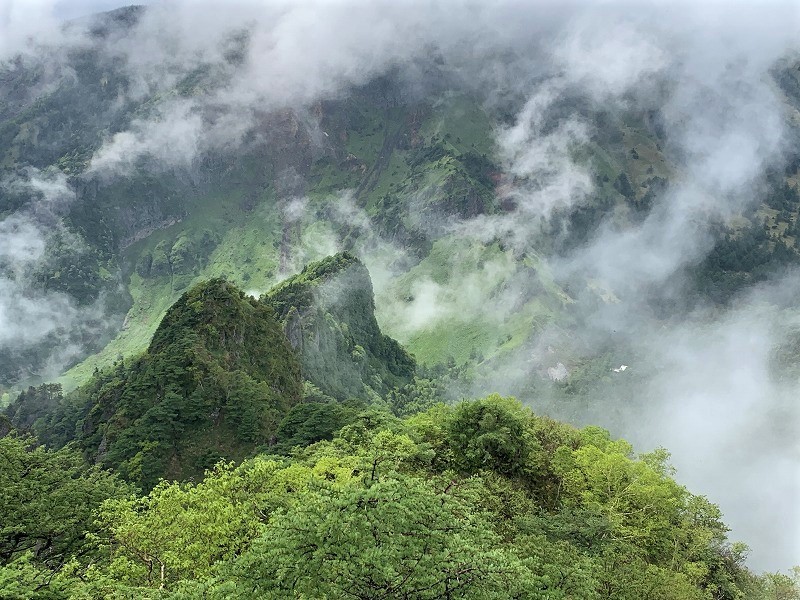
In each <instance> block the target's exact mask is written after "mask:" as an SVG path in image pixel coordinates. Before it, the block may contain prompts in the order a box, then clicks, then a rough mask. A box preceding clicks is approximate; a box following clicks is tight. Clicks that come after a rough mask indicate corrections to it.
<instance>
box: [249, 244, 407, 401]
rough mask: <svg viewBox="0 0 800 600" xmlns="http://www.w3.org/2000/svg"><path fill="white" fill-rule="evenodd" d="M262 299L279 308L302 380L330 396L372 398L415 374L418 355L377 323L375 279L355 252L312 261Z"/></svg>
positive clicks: (276, 310)
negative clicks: (408, 351)
mask: <svg viewBox="0 0 800 600" xmlns="http://www.w3.org/2000/svg"><path fill="white" fill-rule="evenodd" d="M261 301H262V302H263V303H265V304H267V305H269V306H271V307H273V308H274V309H275V312H276V314H277V317H278V319H280V321H281V323H282V324H283V327H284V331H285V333H286V337H287V338H288V340H289V342H290V343H291V344H292V346H293V347H294V348H295V350H296V351H297V352H298V354H299V356H300V357H301V362H302V372H303V378H304V379H306V380H308V381H310V382H311V383H313V384H314V385H315V386H317V387H318V388H319V389H320V390H321V391H322V392H323V393H325V394H326V395H328V396H331V397H332V398H335V399H338V400H347V399H349V398H361V399H373V398H375V397H377V396H379V395H383V394H385V393H386V392H387V391H388V390H389V389H391V388H393V387H397V386H399V385H403V384H406V383H408V382H409V381H410V380H411V378H412V377H413V374H414V370H415V363H414V359H413V358H412V357H411V356H410V355H409V354H408V353H407V352H406V351H405V350H404V349H403V348H402V347H401V346H400V344H398V343H397V342H396V341H395V340H393V339H391V338H390V337H388V336H386V335H383V334H382V333H381V331H380V328H379V327H378V323H377V321H376V320H375V300H374V297H373V291H372V280H371V279H370V276H369V272H368V271H367V268H366V267H365V266H364V265H363V264H362V263H361V262H360V261H359V260H358V259H357V258H355V257H354V256H353V255H351V254H349V253H347V252H343V253H340V254H337V255H335V256H331V257H328V258H326V259H324V260H321V261H319V262H316V263H312V264H310V265H308V266H307V267H306V268H305V269H303V271H302V272H301V273H299V274H298V275H296V276H294V277H292V278H290V279H287V280H286V281H284V282H282V283H281V284H279V285H278V286H276V287H275V288H274V289H273V290H271V291H270V292H269V293H267V294H266V295H265V296H263V297H262V299H261Z"/></svg>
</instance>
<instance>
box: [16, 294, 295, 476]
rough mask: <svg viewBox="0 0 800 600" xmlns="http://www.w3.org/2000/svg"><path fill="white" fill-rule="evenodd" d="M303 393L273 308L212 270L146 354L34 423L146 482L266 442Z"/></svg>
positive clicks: (173, 311)
mask: <svg viewBox="0 0 800 600" xmlns="http://www.w3.org/2000/svg"><path fill="white" fill-rule="evenodd" d="M301 395H302V387H301V379H300V364H299V362H298V360H297V358H296V357H295V356H294V353H293V352H292V350H291V348H290V347H289V345H288V343H287V341H286V339H285V337H284V336H283V332H282V330H281V328H280V326H279V324H278V323H277V321H276V319H275V316H274V313H273V312H272V310H271V309H270V308H269V307H267V306H264V305H263V304H259V303H258V302H256V301H255V300H252V299H249V298H247V297H245V296H244V293H243V292H241V291H240V290H238V289H236V288H235V287H234V286H233V285H231V284H229V283H226V282H224V281H222V280H219V279H217V280H211V281H209V282H207V283H203V284H200V285H197V286H195V287H193V288H192V289H191V290H189V291H188V292H186V293H185V294H184V295H183V296H181V298H180V299H179V300H178V302H176V303H175V305H173V306H172V307H171V308H170V310H169V311H167V314H166V315H165V317H164V319H163V320H162V322H161V324H160V325H159V327H158V329H157V330H156V332H155V334H154V336H153V339H152V342H151V343H150V346H149V348H148V349H147V351H146V352H145V353H144V354H142V355H141V356H138V357H136V358H133V359H129V360H125V361H120V362H119V363H118V364H117V365H116V366H114V367H111V368H109V369H107V370H106V371H103V372H98V373H96V374H95V376H94V377H93V378H92V379H91V380H90V381H89V382H88V383H87V384H85V385H84V386H82V387H80V388H78V389H77V390H76V391H74V392H73V393H72V394H71V395H68V396H67V397H66V398H65V400H64V402H63V403H62V404H61V405H60V406H59V407H58V408H57V409H56V410H55V411H54V413H53V414H52V415H50V416H49V418H46V419H44V420H43V421H39V422H37V423H36V425H35V427H34V430H35V431H36V432H37V434H38V435H39V437H40V439H42V440H43V441H45V442H47V443H49V444H51V445H55V446H57V447H58V446H62V445H64V444H65V443H67V442H70V441H73V440H74V441H75V443H76V444H77V447H79V448H80V449H81V450H82V452H83V453H84V455H85V456H86V457H87V459H89V460H90V461H91V462H96V463H98V464H101V465H107V466H111V465H113V466H114V468H115V469H116V470H117V471H118V472H119V473H121V474H122V475H123V477H126V478H128V479H130V480H132V481H135V482H137V483H139V484H140V485H143V486H145V487H152V486H154V485H155V484H156V483H157V482H158V481H159V479H160V478H162V477H169V478H179V479H185V478H188V477H197V476H202V474H203V471H204V470H205V469H207V468H210V467H212V466H213V465H214V464H216V463H217V462H218V461H219V460H220V459H222V458H226V459H237V460H241V459H242V458H243V457H245V456H247V455H249V454H251V453H252V452H253V451H254V449H255V448H257V447H258V446H260V445H265V444H268V443H269V442H270V440H271V439H272V438H273V437H274V435H275V432H276V430H277V427H278V424H279V422H280V420H281V418H282V417H283V415H284V414H286V412H287V411H288V410H289V409H290V408H291V407H292V406H293V405H295V404H297V403H298V402H299V401H300V399H301ZM11 408H13V405H12V407H11Z"/></svg>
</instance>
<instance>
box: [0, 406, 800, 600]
mask: <svg viewBox="0 0 800 600" xmlns="http://www.w3.org/2000/svg"><path fill="white" fill-rule="evenodd" d="M0 448H2V449H4V450H3V451H4V452H6V450H8V452H11V453H12V454H13V457H12V456H9V457H8V458H13V461H12V463H11V467H10V468H7V469H4V470H3V476H4V477H6V478H8V477H12V478H13V477H20V476H21V475H22V474H23V473H24V472H25V469H26V464H27V463H29V462H31V461H32V460H34V457H35V456H36V453H38V455H39V456H50V454H49V453H47V452H46V451H42V450H36V451H33V450H31V449H30V448H28V447H25V446H24V444H20V443H19V442H17V441H15V438H6V439H5V440H0ZM8 452H6V454H8ZM53 456H54V457H55V455H53ZM668 459H669V455H668V454H667V453H666V452H665V451H663V450H659V451H656V452H653V453H651V454H646V455H640V456H637V455H636V454H634V453H633V451H632V448H631V446H630V445H629V444H628V443H627V442H625V441H623V440H614V439H612V438H611V437H610V436H609V435H608V433H607V432H606V431H604V430H602V429H600V428H597V427H587V428H584V429H580V430H579V429H575V428H573V427H570V426H567V425H564V424H562V423H559V422H556V421H552V420H550V419H548V418H545V417H540V416H537V415H535V414H534V413H533V412H531V411H530V410H529V409H527V408H525V407H523V406H522V405H521V404H520V403H519V402H517V401H515V400H513V399H509V398H501V397H499V396H490V397H488V398H484V399H481V400H477V401H471V402H463V403H459V404H456V405H454V406H445V405H436V406H434V407H432V408H430V409H428V410H426V411H424V412H420V413H417V414H415V415H413V416H410V417H407V418H405V419H397V418H395V417H392V416H391V415H389V414H387V413H382V412H377V411H375V410H374V409H373V410H367V411H362V412H360V413H358V412H356V414H354V415H351V417H350V419H349V424H347V425H345V426H344V427H343V428H342V429H341V430H340V431H338V433H336V434H335V435H334V436H333V437H332V439H330V440H329V441H319V442H317V443H313V444H310V445H306V446H299V447H297V449H296V450H295V452H294V453H293V454H292V456H291V458H285V457H284V458H281V457H277V456H270V455H260V456H257V457H255V458H252V459H249V460H246V461H245V462H243V463H242V464H240V465H238V466H235V465H233V464H231V463H227V462H221V463H219V464H218V465H217V466H216V467H214V468H213V469H211V470H209V471H208V472H207V473H206V475H205V478H204V479H203V481H202V482H197V483H179V482H174V483H170V482H162V483H160V484H158V485H157V486H156V487H155V488H154V489H153V490H151V491H150V492H149V493H148V494H146V495H138V494H130V495H125V494H121V491H122V490H123V488H122V487H119V486H120V484H118V483H117V484H113V481H114V480H113V478H108V476H105V475H103V477H106V478H107V479H105V480H103V481H108V482H109V483H111V484H112V486H111V487H110V489H109V490H108V492H109V495H108V497H107V499H106V500H105V501H104V502H102V504H99V503H98V502H97V501H95V503H94V504H92V503H89V504H87V505H85V506H84V507H83V509H84V511H85V512H87V513H90V514H92V515H93V519H92V520H87V519H84V520H83V521H78V522H75V523H74V525H73V529H72V531H79V530H80V529H81V527H91V528H92V529H91V535H89V536H87V537H84V538H83V539H82V540H81V541H80V543H79V544H78V546H70V545H69V544H67V545H65V546H64V547H65V548H66V550H65V551H64V552H62V554H61V555H60V559H59V561H58V562H57V564H56V563H53V562H52V561H51V562H48V560H47V557H48V554H47V552H40V551H39V550H38V549H31V548H30V547H29V546H28V547H20V548H17V549H15V550H13V551H10V552H7V553H5V554H3V555H0V582H2V583H3V586H4V589H5V590H8V591H9V593H11V594H12V596H10V597H20V598H21V597H26V598H90V597H99V596H104V597H114V598H133V597H136V598H153V599H156V598H184V599H185V598H255V597H257V598H276V599H278V598H281V599H283V598H323V597H324V598H352V597H357V598H429V599H431V600H433V599H436V598H453V599H455V598H498V599H500V598H503V599H505V598H542V599H552V598H563V599H567V598H580V599H587V600H590V599H591V600H595V599H597V600H599V599H609V600H610V599H612V598H613V599H623V600H625V599H630V600H640V599H642V598H661V599H675V600H690V599H691V600H711V599H725V600H727V599H730V600H733V599H739V598H751V599H753V600H757V599H759V600H760V599H766V598H774V597H794V596H791V594H797V591H798V590H797V581H794V582H793V581H792V579H791V578H790V577H788V576H785V575H780V574H767V575H764V576H760V577H758V576H755V575H753V574H752V573H750V572H749V571H748V570H747V569H746V568H745V567H744V566H743V559H744V556H745V552H746V550H745V548H744V547H742V546H741V545H738V544H731V543H730V542H729V541H728V540H727V538H726V527H725V525H724V524H723V522H722V520H721V514H720V512H719V509H718V508H717V507H716V506H714V505H713V504H711V503H710V502H708V500H706V499H705V498H704V497H701V496H695V495H693V494H691V493H690V492H689V491H687V490H686V489H685V488H684V487H682V486H680V485H679V484H677V483H676V482H675V481H674V480H673V479H672V476H671V470H670V467H669V463H668ZM73 460H74V458H73ZM39 472H41V471H39ZM97 476H98V475H97V474H96V473H95V472H93V471H92V470H90V469H87V470H86V472H85V474H78V475H77V479H73V478H72V477H70V476H69V475H68V474H66V473H64V472H63V471H62V470H53V471H50V472H49V477H50V478H51V479H53V482H52V484H51V488H50V489H51V490H55V495H54V496H52V498H53V503H54V504H55V505H56V507H55V511H54V512H52V513H50V514H51V515H52V519H53V520H54V521H57V520H59V519H63V518H65V517H64V516H63V515H62V513H61V512H59V510H61V508H63V506H62V505H69V506H70V507H71V504H69V503H71V502H72V501H73V498H72V495H74V494H73V492H72V491H71V490H73V489H74V488H75V486H76V485H81V486H88V485H96V484H91V481H93V480H92V478H96V477H97ZM20 481H25V480H24V479H20ZM26 485H27V484H26ZM115 486H116V487H115ZM0 489H7V488H5V487H3V488H0ZM26 510H27V509H26ZM23 522H26V521H24V520H23ZM17 531H27V530H26V529H25V526H24V525H20V526H19V527H18V528H17V529H9V528H7V527H6V528H4V529H2V531H0V548H6V547H7V546H8V544H9V543H11V541H12V540H14V539H15V535H18V534H17V533H15V532H17ZM87 531H89V530H88V529H87ZM65 540H73V541H74V539H73V538H65ZM59 541H61V540H60V538H59ZM775 594H790V595H788V596H776V595H775Z"/></svg>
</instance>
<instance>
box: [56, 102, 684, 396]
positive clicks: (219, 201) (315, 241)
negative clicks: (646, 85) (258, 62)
mask: <svg viewBox="0 0 800 600" xmlns="http://www.w3.org/2000/svg"><path fill="white" fill-rule="evenodd" d="M348 110H350V108H348ZM353 110H357V111H359V113H358V114H357V116H356V118H355V119H354V121H355V125H353V126H351V127H350V128H349V130H348V131H347V132H346V136H344V139H342V140H340V141H341V142H342V143H343V145H344V150H345V152H346V154H347V155H348V160H347V162H346V164H345V166H344V167H343V166H342V165H337V164H335V163H334V161H333V160H332V159H323V160H319V161H317V162H316V163H315V164H314V165H313V166H312V170H311V173H310V177H309V188H308V190H307V197H308V201H309V202H308V206H307V217H306V218H304V219H301V220H300V222H299V224H298V226H297V227H294V228H293V229H292V232H291V236H290V237H291V243H292V260H291V261H290V265H289V268H290V269H292V270H294V269H299V268H301V267H302V265H303V264H304V263H305V262H308V261H311V260H316V259H319V258H320V257H322V256H324V255H326V254H328V253H330V252H332V251H333V250H335V249H336V245H337V242H336V239H337V230H339V229H340V228H341V224H337V223H332V222H327V221H326V220H325V219H324V218H323V219H321V220H320V214H321V211H322V210H323V209H324V208H325V206H326V205H327V204H328V203H330V202H332V201H335V198H336V197H337V195H338V193H340V192H341V191H342V190H346V189H351V190H356V189H357V188H358V185H359V183H360V182H361V181H362V180H363V179H364V178H365V177H370V178H371V185H370V186H368V189H365V190H363V194H362V196H361V197H359V198H357V200H358V203H359V204H360V205H361V206H363V207H364V208H365V210H366V211H367V213H368V214H374V213H375V212H376V211H377V210H379V208H380V206H381V201H382V200H381V199H382V198H384V197H386V196H387V195H389V194H396V195H397V196H399V197H401V198H402V197H404V194H407V193H409V192H411V193H413V189H414V186H416V187H417V189H418V188H419V187H423V188H424V187H433V188H434V189H435V188H438V187H441V186H442V185H443V184H444V183H445V182H447V181H448V178H450V177H451V176H453V175H454V174H455V173H457V172H458V171H459V168H460V167H459V163H458V157H459V156H460V155H462V154H464V153H467V152H472V153H477V154H486V155H487V156H492V155H493V153H494V148H493V136H492V125H491V123H490V120H489V118H488V116H487V115H486V114H485V113H484V112H483V111H482V110H481V109H480V108H479V107H477V106H476V105H475V104H474V103H472V102H471V101H469V100H468V99H466V98H464V97H461V96H453V97H448V98H445V99H444V100H442V101H441V102H440V103H438V104H437V105H436V106H435V107H433V108H429V109H426V110H424V111H418V112H416V113H414V114H413V115H411V114H410V113H409V112H408V111H405V112H404V111H402V110H400V109H388V110H379V109H376V108H372V107H369V106H361V107H356V108H353ZM413 118H416V119H418V122H412V121H413ZM401 130H402V131H406V132H407V133H408V135H409V137H411V138H412V140H413V144H414V145H416V146H417V147H418V146H419V145H428V144H432V143H435V142H438V143H441V144H442V145H443V146H444V147H445V149H446V151H447V154H446V155H445V156H444V157H441V158H438V159H437V160H434V161H432V162H428V163H424V164H422V165H417V166H416V167H412V166H410V165H409V162H408V160H407V159H408V158H409V157H410V156H411V153H413V152H414V149H413V148H411V147H409V146H408V145H405V146H403V147H397V146H394V147H390V148H389V152H390V154H389V155H388V156H386V141H387V139H389V138H390V137H391V136H393V135H395V134H396V133H397V132H398V131H401ZM333 135H336V134H335V133H334V134H333ZM623 139H624V142H623V144H621V147H618V148H617V149H616V150H613V149H609V147H605V146H602V147H601V146H600V145H596V144H591V145H590V146H589V147H588V148H587V149H586V151H585V152H586V154H585V155H584V158H585V160H587V161H590V162H591V164H592V165H593V167H594V169H595V171H596V172H599V173H601V174H603V173H605V174H607V175H608V177H609V179H610V180H611V181H613V179H614V178H615V177H616V174H618V173H619V172H620V171H622V170H623V169H624V170H626V171H628V172H629V173H631V180H632V183H633V185H634V186H635V188H636V189H637V192H639V189H638V186H639V184H640V183H641V182H642V181H643V180H644V179H645V178H646V177H648V176H649V175H652V174H653V173H652V172H651V173H650V174H647V172H646V168H647V166H648V165H650V164H653V165H655V168H654V174H656V175H661V176H666V175H669V174H670V171H671V170H670V168H669V166H668V165H665V163H664V161H663V157H662V156H661V154H660V153H659V152H658V149H657V148H656V146H655V143H654V142H653V140H652V139H651V138H649V137H647V135H645V133H644V132H642V131H641V130H640V129H639V128H638V127H637V124H626V125H624V136H623ZM633 146H635V147H636V148H637V152H638V153H639V156H640V158H639V159H638V160H635V159H632V158H631V157H630V156H629V151H630V147H633ZM376 165H377V166H376ZM246 168H248V167H246ZM249 168H255V167H249ZM639 171H641V172H639ZM253 178H255V176H253V177H250V176H249V175H248V174H247V173H245V176H244V177H243V179H244V180H249V179H253ZM411 182H415V183H411ZM606 187H609V186H608V185H607V186H606ZM611 193H614V192H613V190H611ZM639 193H642V192H639ZM243 194H244V191H243V190H242V189H240V188H239V187H236V186H235V185H234V186H232V187H230V188H229V189H225V190H220V191H218V192H217V193H214V194H209V195H208V196H206V197H203V198H198V199H197V200H196V202H197V204H196V206H197V208H196V210H194V211H193V213H192V215H191V216H190V217H188V218H187V219H185V220H184V221H183V222H180V223H177V224H175V225H173V226H171V227H169V228H167V229H164V230H161V231H156V232H155V233H153V234H152V235H150V236H149V237H147V238H146V239H144V240H141V241H139V242H137V243H136V244H134V245H133V246H131V247H130V248H128V249H127V251H126V261H127V262H128V263H129V264H130V265H134V264H135V263H136V261H137V260H138V258H139V257H140V256H141V255H142V254H144V253H146V252H152V251H153V250H154V249H155V247H156V245H157V244H158V243H159V242H162V241H165V242H167V243H168V244H169V245H171V244H172V243H174V242H175V240H177V239H178V238H180V237H181V236H184V237H188V238H189V239H199V237H200V236H201V235H202V232H203V231H205V230H211V231H213V232H216V233H217V234H218V235H219V243H218V245H217V246H216V248H215V249H214V251H213V252H212V253H211V255H210V256H209V257H208V261H207V264H206V265H205V266H203V267H201V268H196V269H195V270H194V271H193V272H192V273H191V274H188V275H180V276H178V275H175V276H166V275H164V276H160V277H152V278H146V279H145V278H142V277H140V276H139V275H137V274H136V273H135V272H132V274H131V275H130V281H129V290H130V293H131V295H132V297H133V307H132V309H131V310H130V312H129V314H128V318H127V321H126V325H125V328H124V330H123V331H122V332H120V335H119V336H118V337H117V338H116V339H114V340H113V341H112V342H111V343H110V344H109V345H108V346H107V347H106V348H105V349H104V350H102V351H101V352H100V353H98V354H96V355H94V356H91V357H89V358H88V359H87V360H85V361H84V362H82V363H81V364H79V365H77V366H76V367H74V368H73V369H71V370H70V371H69V372H68V373H67V374H66V375H65V376H64V378H63V381H64V383H65V384H66V385H67V386H68V387H72V386H74V385H76V384H77V383H80V382H81V381H84V380H85V379H86V378H87V377H88V376H89V375H90V374H91V373H92V371H93V370H94V369H95V368H96V367H102V366H104V365H107V364H110V363H111V362H113V361H114V360H115V359H116V358H117V357H118V356H119V355H122V356H128V355H131V354H135V353H137V352H139V351H141V350H143V349H144V348H145V347H146V345H147V342H148V341H149V339H150V336H151V335H152V332H153V331H154V330H155V328H156V326H157V324H158V322H159V321H160V319H161V317H162V316H163V314H164V312H165V311H166V309H167V308H168V307H169V306H170V305H171V304H172V302H174V301H175V300H176V299H177V297H178V296H179V295H180V293H181V292H182V291H183V290H185V289H186V288H187V287H188V286H190V285H191V284H193V283H195V282H197V281H199V280H202V279H207V278H210V277H214V276H223V277H226V278H228V279H230V280H231V281H233V282H234V283H236V284H237V285H239V286H241V287H242V288H243V289H245V290H250V291H253V292H254V293H258V292H263V291H265V290H267V289H268V288H269V287H271V285H273V284H274V283H276V282H277V281H278V280H279V279H280V278H281V276H280V274H279V273H278V270H279V261H280V258H279V256H280V246H281V237H282V235H283V231H282V218H281V214H280V211H279V210H278V208H277V206H276V199H275V198H274V196H273V194H272V192H270V191H267V192H263V193H262V194H261V197H260V198H259V199H258V201H257V203H256V205H255V208H254V209H252V210H251V211H250V212H245V211H243V210H242V208H241V206H242V198H243ZM453 257H457V263H454V262H453ZM365 258H366V262H367V265H368V266H370V260H369V258H368V257H365ZM526 261H527V264H523V265H520V264H515V261H514V259H513V258H512V257H511V256H510V255H509V254H506V253H505V252H503V251H502V250H500V249H499V248H498V247H497V246H496V245H492V246H489V247H485V248H482V247H480V246H478V245H473V246H470V245H467V246H464V242H463V241H462V240H458V239H456V238H455V237H453V236H449V237H445V238H443V239H440V240H439V241H437V242H436V243H435V244H434V246H433V249H432V251H431V253H430V255H429V256H427V257H425V258H424V259H423V260H422V261H421V262H420V263H419V264H418V265H416V266H414V267H413V268H411V270H410V271H408V272H407V273H405V274H402V276H400V277H398V278H397V280H396V281H389V282H384V283H383V284H382V285H381V284H378V283H377V281H376V293H377V298H376V302H377V307H378V312H377V318H378V321H379V323H380V325H381V327H382V328H383V330H384V331H385V333H387V334H388V335H390V336H392V337H395V338H396V339H398V340H400V341H401V342H402V343H404V344H406V345H407V346H408V348H409V350H410V351H411V352H412V353H413V354H415V356H416V357H417V358H418V359H419V360H420V362H422V363H427V364H433V363H437V362H444V361H446V360H448V359H449V358H450V357H452V358H454V359H455V360H456V362H458V363H464V362H466V361H468V360H469V359H470V357H475V356H476V355H482V356H484V357H486V358H490V357H499V356H502V354H503V353H504V352H507V351H512V350H514V349H515V348H518V347H519V346H520V345H521V344H522V343H523V342H524V341H525V340H527V339H529V338H530V336H531V335H532V334H535V332H537V331H540V330H541V329H542V328H543V327H544V326H545V325H546V324H547V323H550V322H552V321H553V320H557V319H561V318H562V317H563V313H562V308H563V307H564V306H565V305H566V304H567V303H568V302H569V298H568V297H567V296H566V294H564V293H563V291H562V290H560V289H559V288H558V287H557V286H556V285H555V284H554V283H553V280H552V277H551V275H550V274H549V273H548V271H547V268H546V265H545V264H544V262H543V261H542V260H540V259H538V258H535V257H534V258H531V257H529V258H527V259H526ZM486 262H490V263H498V264H500V265H505V266H504V267H503V269H501V271H500V272H498V273H496V274H495V275H496V276H497V278H496V279H492V278H491V277H488V278H486V277H483V278H482V279H481V280H480V281H481V285H483V286H484V289H483V290H480V291H479V294H478V296H481V295H485V294H486V289H491V288H492V287H493V286H498V285H499V282H500V279H501V276H507V275H508V274H509V273H513V271H514V270H515V269H518V268H522V267H527V268H529V269H533V270H534V271H535V272H536V274H537V275H538V279H539V284H540V287H539V291H538V293H537V294H536V295H534V296H532V297H530V298H528V299H527V301H526V302H524V304H523V305H522V306H520V307H519V308H518V309H517V310H515V311H514V312H513V313H512V314H509V315H506V316H502V315H501V316H498V315H496V314H493V311H492V310H491V308H489V307H487V311H486V312H485V314H483V313H482V312H481V310H480V307H474V306H472V307H469V308H470V311H469V314H480V315H482V316H481V317H479V318H464V316H463V315H464V314H467V313H466V312H462V313H461V314H452V315H448V314H445V315H443V316H442V317H441V318H438V319H436V320H434V321H432V322H431V323H429V325H428V326H425V327H421V328H416V329H410V328H409V327H407V324H404V323H402V322H400V321H399V320H398V318H397V317H398V315H402V314H403V313H402V311H401V312H399V313H398V312H397V311H396V310H395V309H397V307H398V303H402V302H404V301H405V299H406V298H407V297H408V296H409V295H410V292H411V289H412V288H413V287H414V285H415V283H416V282H420V281H428V280H432V281H434V282H436V283H438V284H439V285H440V286H442V288H448V287H454V288H455V289H456V290H458V289H459V284H460V283H463V280H464V279H469V278H470V277H472V279H473V280H474V274H475V273H480V267H479V264H484V263H486ZM456 264H457V268H456ZM476 269H477V271H476ZM131 271H133V269H132V268H131ZM284 276H285V274H284Z"/></svg>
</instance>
